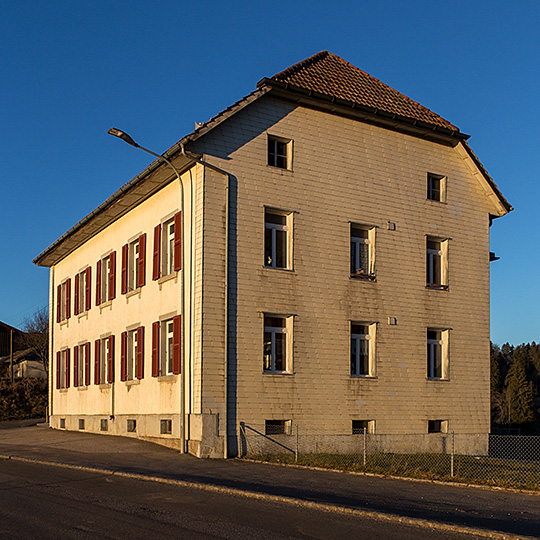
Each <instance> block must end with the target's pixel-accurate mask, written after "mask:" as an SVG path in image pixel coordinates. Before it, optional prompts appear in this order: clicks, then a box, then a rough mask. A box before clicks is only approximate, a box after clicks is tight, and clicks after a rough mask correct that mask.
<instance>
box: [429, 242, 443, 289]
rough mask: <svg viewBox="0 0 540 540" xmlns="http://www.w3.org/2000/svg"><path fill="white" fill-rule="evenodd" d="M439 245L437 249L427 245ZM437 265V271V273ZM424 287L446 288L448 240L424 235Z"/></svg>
mask: <svg viewBox="0 0 540 540" xmlns="http://www.w3.org/2000/svg"><path fill="white" fill-rule="evenodd" d="M430 242H434V243H437V244H439V248H438V249H436V248H433V247H429V243H430ZM437 265H438V268H439V271H438V272H437V270H436V269H437ZM426 287H428V288H431V289H447V288H448V239H447V238H440V237H437V236H430V235H426Z"/></svg>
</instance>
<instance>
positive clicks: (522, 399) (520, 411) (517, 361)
mask: <svg viewBox="0 0 540 540" xmlns="http://www.w3.org/2000/svg"><path fill="white" fill-rule="evenodd" d="M505 394H506V395H505V398H506V399H505V401H506V403H505V405H506V407H507V408H508V421H507V423H508V424H518V425H519V424H526V423H528V422H533V421H534V419H535V416H536V415H535V410H534V393H533V385H532V381H529V380H528V379H527V375H526V372H525V365H524V361H523V358H522V357H521V356H520V355H516V357H514V361H513V362H512V365H511V366H510V369H509V370H508V374H507V376H506V380H505ZM503 416H504V415H503Z"/></svg>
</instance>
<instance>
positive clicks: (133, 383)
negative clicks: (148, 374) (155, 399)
mask: <svg viewBox="0 0 540 540" xmlns="http://www.w3.org/2000/svg"><path fill="white" fill-rule="evenodd" d="M124 382H125V383H126V386H134V385H137V384H141V381H140V379H130V380H128V381H124Z"/></svg>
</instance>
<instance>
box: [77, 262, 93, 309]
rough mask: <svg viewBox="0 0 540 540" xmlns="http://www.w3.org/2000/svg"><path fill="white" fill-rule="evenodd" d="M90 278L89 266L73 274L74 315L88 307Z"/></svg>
mask: <svg viewBox="0 0 540 540" xmlns="http://www.w3.org/2000/svg"><path fill="white" fill-rule="evenodd" d="M90 279H91V269H90V267H88V268H85V269H84V270H83V271H82V272H79V273H78V274H77V275H76V276H75V290H74V294H75V300H74V305H73V310H74V312H75V315H78V314H79V313H84V312H85V311H88V310H89V309H90V305H91V304H90V300H91V299H90Z"/></svg>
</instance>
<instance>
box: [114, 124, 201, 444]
mask: <svg viewBox="0 0 540 540" xmlns="http://www.w3.org/2000/svg"><path fill="white" fill-rule="evenodd" d="M107 133H108V134H109V135H113V136H114V137H118V138H119V139H122V140H123V141H124V142H126V143H127V144H129V145H131V146H133V147H135V148H139V149H141V150H143V151H144V152H147V153H148V154H151V155H152V156H155V157H157V158H158V159H160V160H162V161H164V162H165V163H166V164H167V165H169V167H170V168H171V169H172V170H173V171H174V174H176V178H178V182H179V184H180V212H181V216H182V218H181V221H182V231H181V234H182V235H184V234H185V230H186V228H185V224H184V220H185V218H184V183H183V182H182V178H181V176H180V173H179V172H178V169H177V168H176V167H175V166H174V165H173V164H172V162H171V161H170V160H168V159H167V158H166V157H164V156H162V155H161V154H156V152H152V150H149V149H148V148H145V147H144V146H141V145H140V144H137V143H136V142H135V141H134V140H133V138H132V137H130V136H129V135H128V134H127V133H126V132H125V131H122V130H121V129H117V128H111V129H109V131H107ZM186 157H187V156H186ZM176 233H177V231H175V234H176ZM185 246H186V243H185V242H184V238H182V266H181V269H182V287H181V306H182V353H181V354H182V356H181V359H180V363H181V368H180V380H181V386H182V390H181V394H182V395H181V400H180V450H181V452H182V453H185V452H186V429H185V423H186V420H185V418H186V378H185V377H186V375H185V373H186V369H185V352H186V345H185V343H186V340H185V324H186V309H185V290H186V271H185V267H184V266H185V260H186V257H185V251H186V247H185ZM190 279H191V268H190ZM190 290H191V288H190Z"/></svg>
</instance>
